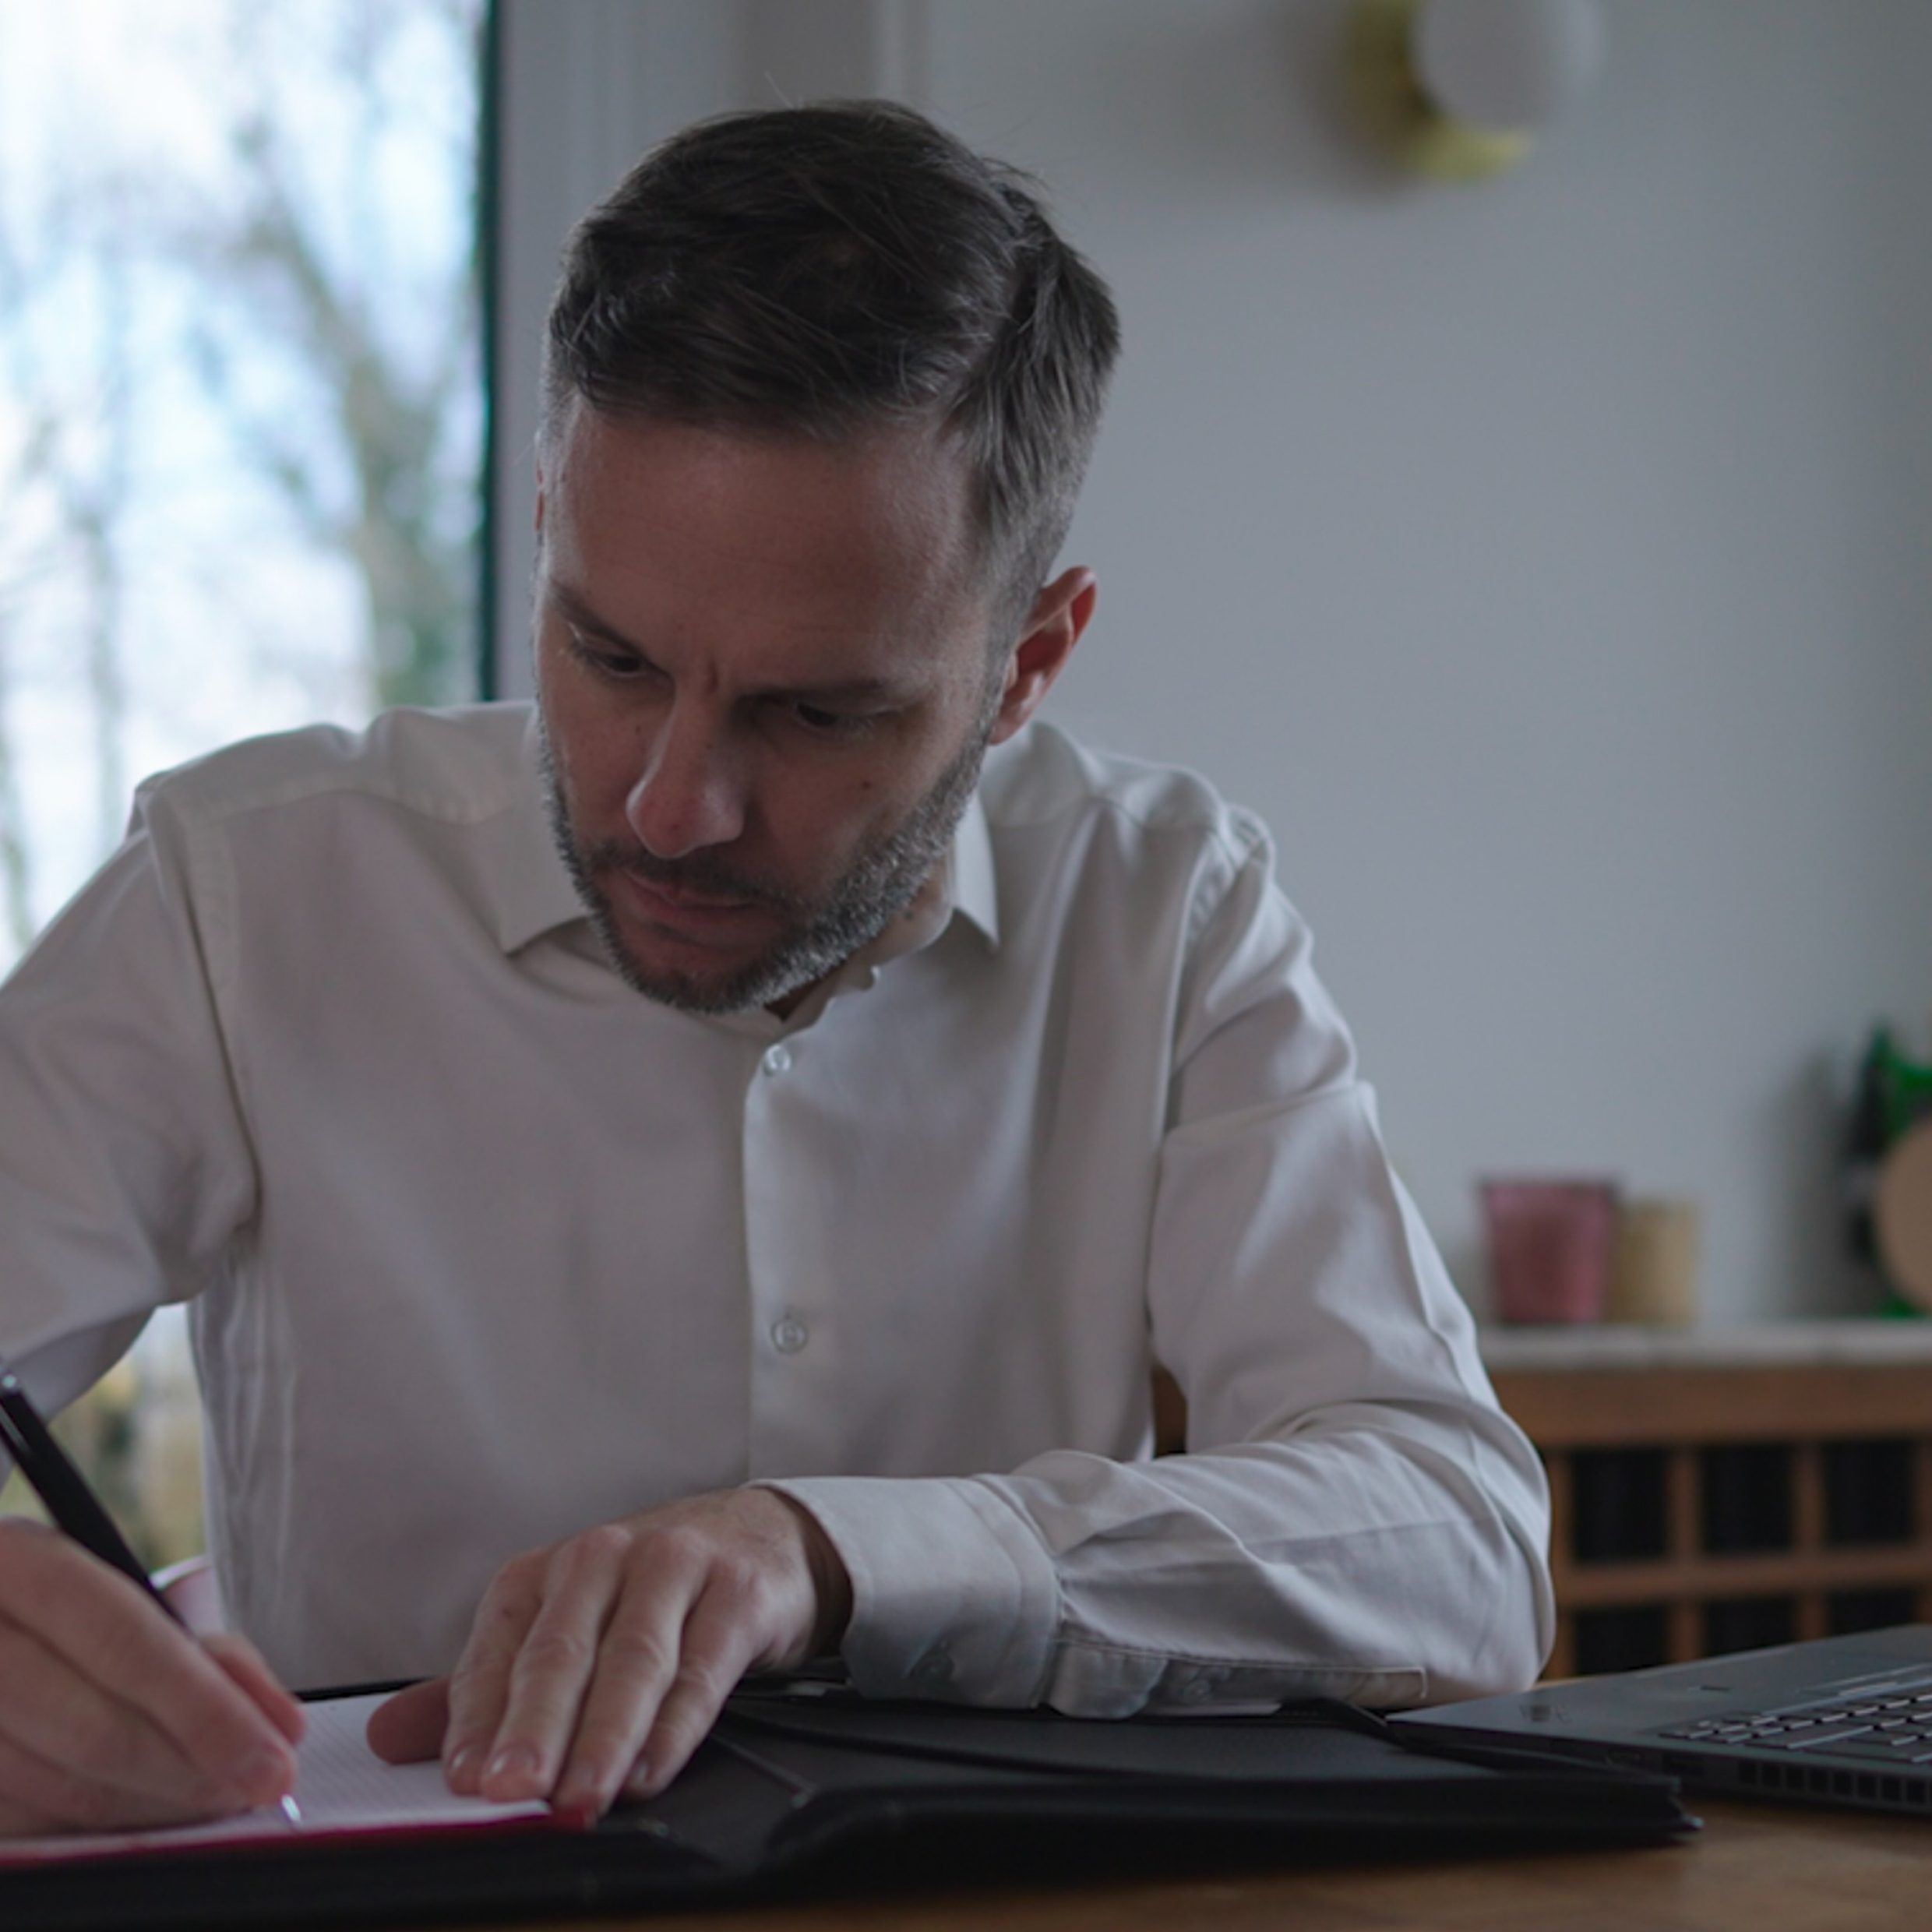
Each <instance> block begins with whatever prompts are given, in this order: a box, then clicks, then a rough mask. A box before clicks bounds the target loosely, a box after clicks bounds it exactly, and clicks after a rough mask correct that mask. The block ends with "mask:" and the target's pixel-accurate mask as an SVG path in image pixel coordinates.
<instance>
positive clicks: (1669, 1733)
mask: <svg viewBox="0 0 1932 1932" xmlns="http://www.w3.org/2000/svg"><path fill="white" fill-rule="evenodd" d="M1391 1728H1392V1729H1395V1730H1396V1731H1398V1733H1400V1734H1401V1736H1404V1737H1405V1738H1408V1739H1410V1740H1413V1741H1415V1742H1417V1743H1423V1744H1429V1743H1438V1744H1440V1743H1454V1744H1468V1745H1477V1746H1490V1747H1495V1746H1504V1747H1510V1748H1511V1749H1514V1750H1528V1751H1531V1752H1535V1753H1539V1754H1546V1755H1547V1756H1549V1757H1553V1758H1557V1759H1562V1760H1566V1761H1573V1762H1581V1763H1586V1764H1596V1765H1629V1766H1633V1767H1637V1768H1642V1769H1645V1770H1650V1771H1656V1772H1665V1773H1666V1774H1668V1775H1670V1776H1672V1777H1674V1778H1676V1779H1680V1781H1681V1782H1683V1784H1684V1785H1685V1786H1687V1787H1688V1788H1690V1789H1694V1790H1698V1791H1704V1792H1709V1793H1721V1794H1722V1795H1723V1796H1726V1797H1733V1796H1735V1797H1754V1798H1755V1797H1763V1798H1781V1799H1797V1800H1804V1801H1806V1802H1821V1803H1828V1804H1842V1805H1853V1806H1856V1807H1860V1808H1861V1809H1866V1810H1876V1811H1909V1812H1916V1813H1918V1814H1920V1815H1922V1816H1932V1624H1900V1625H1899V1626H1897V1627H1895V1628H1892V1629H1890V1630H1881V1631H1866V1632H1863V1633H1862V1634H1859V1635H1856V1636H1852V1637H1828V1638H1819V1639H1817V1640H1816V1641H1813V1642H1810V1643H1802V1644H1784V1645H1778V1646H1777V1647H1775V1648H1772V1649H1769V1650H1752V1651H1744V1652H1739V1653H1737V1654H1736V1655H1733V1656H1729V1657H1714V1658H1710V1659H1706V1660H1705V1662H1701V1663H1690V1664H1666V1665H1662V1666H1659V1667H1657V1668H1656V1669H1650V1670H1632V1671H1626V1672H1624V1673H1620V1674H1619V1675H1616V1676H1606V1677H1585V1678H1581V1679H1579V1680H1577V1681H1575V1682H1574V1683H1562V1684H1551V1685H1539V1686H1538V1687H1536V1688H1535V1689H1534V1690H1526V1691H1523V1692H1521V1693H1520V1694H1517V1695H1514V1696H1511V1697H1497V1698H1475V1699H1472V1700H1471V1701H1468V1702H1467V1703H1462V1704H1445V1705H1438V1706H1437V1707H1436V1708H1433V1709H1432V1710H1427V1711H1411V1712H1405V1713H1404V1714H1403V1715H1401V1716H1400V1717H1399V1718H1397V1719H1394V1720H1392V1723H1391Z"/></svg>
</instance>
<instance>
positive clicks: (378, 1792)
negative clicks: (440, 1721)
mask: <svg viewBox="0 0 1932 1932" xmlns="http://www.w3.org/2000/svg"><path fill="white" fill-rule="evenodd" d="M382 1701H383V1699H382V1698H381V1697H380V1696H379V1695H378V1696H375V1697H366V1698H329V1699H327V1700H326V1701H323V1702H322V1703H319V1704H310V1705H304V1706H303V1708H304V1710H305V1712H307V1714H308V1732H307V1733H306V1735H305V1736H304V1737H303V1739H302V1741H301V1744H300V1746H299V1747H298V1748H297V1750H296V1753H295V1763H296V1773H295V1801H296V1803H297V1804H298V1805H299V1806H300V1807H301V1814H302V1821H301V1824H299V1825H296V1824H291V1822H290V1821H289V1820H288V1819H287V1817H285V1816H284V1814H282V1813H281V1812H280V1811H279V1810H262V1811H249V1812H245V1813H244V1814H242V1815H241V1817H234V1818H224V1819H222V1820H221V1821H219V1822H218V1823H216V1824H188V1825H180V1826H177V1827H175V1828H172V1829H171V1830H167V1831H164V1832H113V1833H104V1832H93V1833H89V1834H83V1835H74V1834H66V1835H62V1836H60V1837H58V1838H51V1837H50V1838H26V1839H0V1864H5V1863H10V1862H13V1861H16V1860H36V1861H37V1860H43V1859H49V1858H94V1857H104V1856H108V1854H110V1853H116V1852H131V1851H160V1850H166V1849H173V1848H175V1847H185V1846H203V1845H223V1844H246V1843H255V1842H259V1841H260V1840H262V1839H276V1838H289V1837H293V1836H296V1835H300V1836H302V1837H308V1838H313V1837H318V1836H320V1835H324V1834H326V1833H328V1832H371V1831H394V1830H418V1831H420V1830H424V1829H427V1828H435V1827H442V1826H453V1825H478V1824H500V1823H502V1822H503V1821H506V1820H507V1819H512V1818H541V1817H547V1816H548V1814H549V1809H550V1807H548V1805H545V1804H542V1803H519V1804H488V1803H485V1802H484V1801H483V1800H481V1799H480V1798H459V1797H458V1796H456V1794H455V1793H453V1792H452V1791H451V1790H450V1788H449V1786H447V1785H446V1784H445V1783H444V1782H443V1779H442V1765H439V1764H437V1763H435V1761H431V1762H429V1763H428V1764H421V1765H386V1764H385V1763H383V1761H382V1759H381V1758H379V1757H377V1756H376V1754H375V1752H373V1751H372V1750H370V1749H369V1747H368V1741H367V1740H366V1739H365V1736H364V1735H363V1732H364V1727H365V1726H366V1725H367V1724H368V1719H369V1713H370V1712H372V1711H373V1710H374V1709H375V1707H376V1706H377V1705H379V1704H380V1703H381V1702H382Z"/></svg>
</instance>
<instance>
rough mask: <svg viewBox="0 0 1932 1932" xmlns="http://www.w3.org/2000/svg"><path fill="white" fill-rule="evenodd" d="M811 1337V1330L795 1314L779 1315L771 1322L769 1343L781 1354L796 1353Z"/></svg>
mask: <svg viewBox="0 0 1932 1932" xmlns="http://www.w3.org/2000/svg"><path fill="white" fill-rule="evenodd" d="M811 1339H812V1331H811V1330H810V1329H809V1328H808V1327H806V1325H805V1324H804V1323H803V1322H802V1321H801V1320H799V1318H798V1317H797V1316H796V1315H781V1316H780V1317H778V1319H777V1320H776V1321H774V1323H773V1324H771V1345H772V1346H773V1347H774V1349H777V1351H778V1352H779V1353H780V1354H781V1355H796V1354H797V1353H798V1352H799V1350H800V1349H802V1348H803V1347H804V1346H805V1345H806V1343H807V1342H808V1341H810V1340H811Z"/></svg>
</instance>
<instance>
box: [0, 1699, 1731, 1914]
mask: <svg viewBox="0 0 1932 1932" xmlns="http://www.w3.org/2000/svg"><path fill="white" fill-rule="evenodd" d="M323 1708H325V1709H326V1707H323ZM318 1715H320V1714H319V1713H318ZM361 1715H362V1713H361V1712H359V1711H357V1710H355V1709H354V1708H344V1711H343V1712H342V1714H341V1717H340V1722H339V1723H338V1722H332V1721H330V1720H329V1719H323V1720H322V1721H323V1723H324V1724H325V1725H326V1726H327V1728H328V1729H330V1731H331V1732H333V1733H335V1734H336V1736H337V1741H338V1742H339V1743H342V1745H343V1748H344V1751H345V1753H346V1754H347V1756H348V1757H350V1758H351V1759H353V1758H354V1754H355V1751H354V1746H355V1740H356V1736H357V1733H358V1729H359V1719H360V1717H361ZM361 1749H362V1750H363V1751H364V1754H365V1757H367V1761H366V1762H364V1763H361V1764H360V1765H356V1766H355V1767H354V1776H353V1777H352V1778H351V1780H350V1782H351V1786H360V1787H361V1789H360V1790H359V1792H358V1791H356V1790H351V1791H350V1792H347V1793H344V1794H343V1796H341V1797H340V1800H338V1801H336V1803H337V1808H336V1809H335V1810H334V1813H333V1817H330V1816H328V1815H326V1813H327V1811H328V1810H329V1807H326V1806H324V1805H323V1803H320V1802H319V1793H320V1789H321V1787H320V1786H319V1784H316V1783H315V1782H312V1779H311V1777H310V1765H309V1763H308V1759H307V1757H305V1759H304V1762H303V1765H302V1776H301V1782H300V1783H299V1784H298V1796H300V1797H301V1799H302V1800H303V1803H304V1804H305V1807H306V1814H305V1828H303V1829H302V1830H301V1831H294V1830H291V1828H289V1826H288V1825H287V1822H286V1821H284V1820H282V1819H281V1817H280V1814H257V1815H256V1816H255V1817H253V1818H252V1819H250V1820H247V1821H241V1822H240V1823H238V1824H237V1825H236V1826H234V1828H232V1830H231V1832H229V1833H228V1834H227V1835H210V1834H208V1833H206V1832H202V1833H199V1834H196V1833H186V1834H178V1835H171V1836H170V1838H169V1839H168V1840H167V1842H161V1835H158V1834H147V1835H142V1836H141V1837H140V1838H139V1839H138V1840H136V1841H133V1842H125V1841H124V1842H118V1843H116V1844H115V1845H113V1846H105V1845H103V1844H101V1843H100V1842H94V1843H93V1844H92V1845H89V1846H81V1845H76V1844H74V1843H72V1842H70V1845H69V1855H66V1856H55V1855H53V1854H52V1853H49V1852H48V1851H46V1850H45V1849H42V1850H41V1852H40V1853H39V1854H38V1855H37V1856H32V1857H27V1858H23V1859H19V1860H16V1861H14V1862H12V1863H5V1864H0V1926H4V1927H6V1928H7V1932H16V1929H18V1932H26V1929H27V1928H34V1929H36V1932H97V1928H103V1929H104V1928H107V1927H116V1928H120V1927H125V1926H128V1925H129V1924H139V1925H140V1926H141V1927H143V1932H173V1929H175V1928H182V1929H185V1928H188V1927H194V1928H196V1929H197V1932H201V1929H203V1928H213V1929H217V1932H218V1929H219V1928H221V1927H239V1926H244V1925H256V1924H259V1923H264V1922H266V1923H273V1924H275V1925H277V1927H333V1926H351V1925H358V1924H366V1923H383V1924H386V1925H394V1924H397V1923H409V1922H411V1921H415V1920H421V1921H428V1920H438V1919H441V1920H449V1919H452V1918H470V1919H474V1920H483V1919H486V1918H503V1917H506V1916H515V1917H522V1918H535V1917H539V1916H546V1915H557V1916H584V1915H587V1914H590V1913H600V1912H625V1911H628V1912H636V1911H640V1910H644V1909H650V1908H654V1907H671V1906H696V1905H701V1904H707V1903H717V1902H723V1901H726V1900H730V1901H733V1902H742V1901H749V1900H756V1899H775V1898H780V1897H786V1898H799V1897H802V1896H808V1895H820V1896H823V1895H826V1894H828V1893H851V1892H854V1891H877V1890H880V1889H895V1890H911V1891H931V1890H933V1888H936V1887H944V1888H958V1887H960V1886H962V1885H972V1884H988V1883H994V1882H1000V1883H1010V1882H1014V1881H1041V1880H1048V1879H1051V1880H1055V1881H1059V1880H1063V1879H1067V1878H1071V1877H1090V1878H1091V1877H1109V1878H1112V1877H1120V1876H1123V1875H1126V1874H1134V1873H1141V1872H1147V1871H1153V1870H1159V1871H1173V1870H1225V1869H1228V1868H1229V1867H1250V1868H1251V1867H1255V1866H1257V1865H1267V1864H1278V1863H1285V1862H1294V1861H1298V1860H1335V1859H1363V1858H1370V1859H1380V1858H1384V1857H1387V1856H1391V1854H1393V1853H1415V1852H1422V1851H1431V1852H1434V1853H1439V1854H1454V1855H1458V1856H1460V1855H1466V1854H1468V1853H1479V1852H1496V1851H1500V1850H1505V1849H1514V1848H1518V1847H1521V1846H1549V1845H1553V1844H1592V1845H1599V1846H1613V1845H1627V1844H1628V1845H1635V1844H1654V1843H1656V1842H1659V1841H1661V1840H1665V1839H1670V1838H1673V1837H1676V1836H1680V1835H1683V1834H1684V1833H1685V1832H1688V1831H1690V1830H1691V1829H1693V1828H1694V1820H1692V1819H1690V1817H1687V1814H1685V1813H1684V1811H1683V1809H1682V1807H1680V1805H1679V1804H1678V1803H1677V1802H1676V1798H1675V1796H1674V1789H1673V1787H1672V1786H1671V1785H1670V1784H1669V1781H1668V1780H1666V1779H1660V1778H1657V1777H1654V1776H1652V1775H1647V1774H1642V1773H1636V1772H1620V1771H1616V1770H1610V1771H1602V1770H1596V1769H1592V1768H1587V1767H1583V1766H1578V1767H1575V1768H1574V1769H1572V1770H1571V1771H1569V1772H1566V1773H1564V1774H1563V1775H1554V1776H1553V1775H1551V1772H1550V1771H1549V1768H1548V1766H1547V1765H1544V1764H1542V1762H1541V1761H1535V1762H1533V1763H1531V1764H1529V1765H1528V1767H1527V1768H1525V1765H1524V1764H1523V1762H1522V1761H1520V1759H1514V1758H1510V1759H1506V1760H1504V1761H1501V1762H1500V1763H1494V1762H1492V1761H1490V1760H1491V1759H1492V1757H1493V1755H1494V1754H1492V1753H1489V1752H1486V1751H1476V1752H1469V1751H1467V1750H1465V1748H1464V1747H1461V1746H1454V1747H1447V1753H1448V1754H1446V1755H1445V1754H1438V1753H1437V1752H1435V1751H1434V1750H1431V1751H1430V1752H1426V1753H1425V1752H1423V1751H1422V1750H1418V1749H1416V1747H1413V1746H1412V1745H1409V1744H1406V1743H1404V1742H1402V1741H1400V1740H1398V1738H1397V1737H1396V1736H1394V1734H1393V1733H1391V1730H1390V1729H1389V1727H1388V1726H1387V1725H1385V1724H1384V1722H1382V1720H1380V1719H1378V1718H1375V1717H1372V1716H1370V1715H1368V1714H1367V1713H1366V1712H1358V1711H1353V1710H1351V1709H1350V1708H1349V1707H1347V1706H1346V1705H1332V1704H1313V1705H1297V1706H1292V1707H1290V1708H1288V1709H1285V1710H1284V1711H1282V1712H1276V1713H1273V1714H1271V1715H1265V1716H1264V1715H1254V1716H1228V1715H1224V1716H1212V1717H1205V1718H1193V1717H1188V1718H1179V1717H1176V1718H1138V1719H1126V1720H1123V1721H1119V1722H1091V1721H1082V1720H1081V1719H1073V1718H1064V1717H1060V1716H1058V1715H1055V1714H1054V1713H1052V1712H1041V1711H982V1710H976V1709H971V1708H962V1707H960V1706H957V1705H923V1704H911V1703H908V1704H892V1703H883V1702H869V1701H863V1700H860V1699H858V1698H856V1697H855V1696H854V1695H853V1694H851V1692H850V1691H849V1690H844V1689H843V1688H841V1687H827V1685H825V1684H823V1683H813V1684H809V1685H796V1684H789V1683H778V1684H757V1685H752V1686H748V1687H746V1688H745V1689H743V1690H741V1691H740V1692H739V1694H738V1695H736V1696H735V1697H734V1698H732V1701H731V1703H730V1705H729V1706H728V1708H727V1710H726V1712H725V1714H724V1716H723V1717H722V1718H721V1719H720V1721H719V1722H718V1725H717V1728H716V1729H715V1730H714V1733H713V1734H712V1736H711V1737H710V1739H709V1740H707V1742H706V1743H705V1744H704V1745H703V1747H701V1748H700V1750H699V1752H698V1754H697V1755H696V1757H695V1758H693V1761H692V1762H691V1764H690V1765H689V1767H688V1768H687V1769H686V1772H684V1774H683V1775H682V1776H681V1777H680V1778H679V1779H678V1781H677V1782H676V1783H675V1785H673V1786H672V1788H671V1789H669V1790H668V1791H667V1792H665V1793H663V1794H662V1795H661V1796H659V1797H658V1798H655V1799H653V1800H650V1802H649V1803H646V1804H642V1805H638V1806H636V1807H630V1808H628V1809H624V1810H619V1811H618V1812H615V1813H614V1814H612V1816H611V1817H609V1818H608V1819H606V1820H605V1821H604V1822H603V1823H602V1824H601V1825H600V1826H598V1828H596V1829H594V1830H592V1831H588V1832H585V1831H580V1830H571V1829H566V1828H562V1827H559V1826H556V1825H555V1824H552V1823H550V1822H549V1821H548V1818H547V1816H545V1815H539V1814H536V1813H534V1812H533V1811H531V1810H530V1809H529V1808H527V1807H518V1808H516V1810H514V1811H513V1813H512V1814H509V1815H506V1816H502V1817H490V1816H486V1815H485V1809H487V1808H471V1809H467V1810H466V1809H465V1808H464V1801H457V1804H456V1807H455V1809H454V1811H453V1813H452V1812H451V1811H450V1810H448V1809H446V1808H442V1807H438V1808H436V1809H435V1810H434V1814H433V1815H429V1814H418V1813H417V1812H416V1810H415V1807H418V1806H419V1805H431V1804H432V1801H433V1800H435V1793H434V1792H433V1791H430V1792H427V1793H414V1795H413V1796H409V1797H407V1798H404V1797H403V1796H400V1795H395V1794H400V1793H401V1792H402V1789H403V1787H402V1785H401V1784H400V1783H398V1782H396V1779H397V1768H395V1767H385V1766H382V1765H379V1764H377V1763H376V1762H375V1760H374V1759H373V1757H368V1756H367V1754H366V1747H361ZM411 1769H412V1770H414V1771H418V1772H426V1773H427V1774H428V1778H429V1779H430V1781H431V1782H432V1784H433V1783H435V1782H439V1780H438V1779H437V1775H436V1772H435V1767H434V1766H427V1767H415V1768H411ZM411 1782H412V1783H413V1782H418V1781H414V1780H412V1781H411ZM384 1791H387V1792H389V1793H391V1794H392V1796H390V1797H389V1798H387V1799H386V1798H384V1796H383V1792H384ZM372 1792H373V1793H374V1796H372Z"/></svg>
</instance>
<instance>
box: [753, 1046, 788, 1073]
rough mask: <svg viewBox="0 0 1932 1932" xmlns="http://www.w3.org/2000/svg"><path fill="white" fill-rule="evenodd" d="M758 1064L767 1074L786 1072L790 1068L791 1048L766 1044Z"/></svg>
mask: <svg viewBox="0 0 1932 1932" xmlns="http://www.w3.org/2000/svg"><path fill="white" fill-rule="evenodd" d="M758 1064H759V1065H760V1066H762V1067H763V1069H764V1070H765V1071H766V1072H767V1074H788V1073H790V1072H791V1048H790V1047H788V1046H768V1047H767V1048H766V1049H765V1052H764V1057H763V1059H760V1061H759V1063H758Z"/></svg>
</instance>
